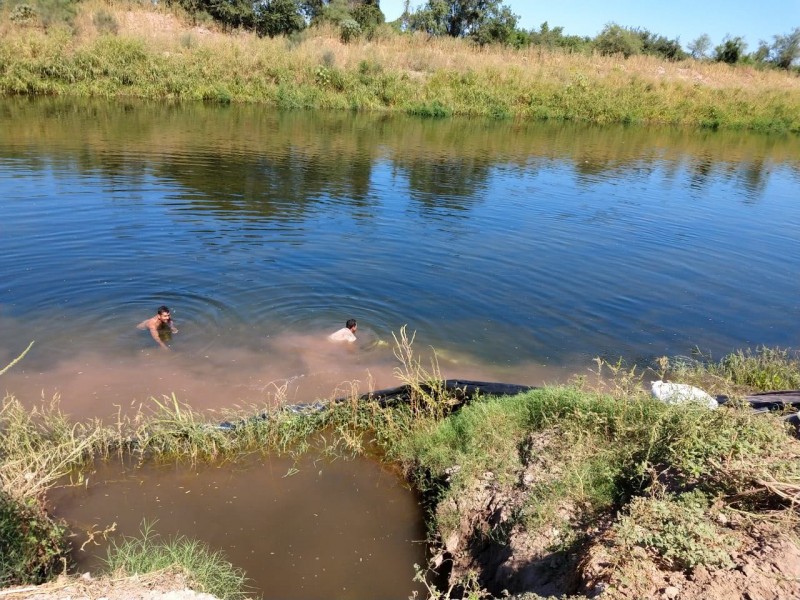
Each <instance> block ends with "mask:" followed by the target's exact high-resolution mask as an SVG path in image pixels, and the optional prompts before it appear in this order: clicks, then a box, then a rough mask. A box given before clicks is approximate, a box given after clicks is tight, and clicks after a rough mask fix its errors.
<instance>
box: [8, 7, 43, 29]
mask: <svg viewBox="0 0 800 600" xmlns="http://www.w3.org/2000/svg"><path fill="white" fill-rule="evenodd" d="M38 16H39V14H38V13H37V12H36V9H35V8H33V7H32V6H31V5H30V4H17V5H16V6H15V7H14V9H13V10H12V11H11V15H10V16H9V19H11V22H12V23H15V24H17V25H30V24H32V23H33V22H34V21H35V20H36V19H37V18H38Z"/></svg>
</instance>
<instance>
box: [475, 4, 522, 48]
mask: <svg viewBox="0 0 800 600" xmlns="http://www.w3.org/2000/svg"><path fill="white" fill-rule="evenodd" d="M518 20H519V17H518V16H517V15H515V14H514V13H512V12H511V9H510V8H508V7H507V6H504V5H494V6H492V7H490V8H489V10H488V11H487V14H486V15H485V16H484V19H483V20H482V22H481V23H480V24H479V25H478V27H477V28H476V29H474V30H473V31H472V33H471V34H470V35H471V37H472V39H473V40H474V41H475V42H477V43H478V44H479V45H481V46H485V45H487V44H507V45H510V46H512V45H516V44H515V42H517V41H518V39H517V38H516V33H517V21H518Z"/></svg>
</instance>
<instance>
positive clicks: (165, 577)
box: [0, 571, 218, 600]
mask: <svg viewBox="0 0 800 600" xmlns="http://www.w3.org/2000/svg"><path fill="white" fill-rule="evenodd" d="M0 598H3V599H9V600H22V599H24V600H64V598H70V599H72V600H84V599H85V600H95V599H99V598H105V599H106V600H218V599H217V598H216V596H212V595H210V594H204V593H201V592H196V591H194V590H192V589H190V588H189V587H188V581H187V579H186V577H185V576H184V575H183V574H182V573H180V572H176V571H169V572H163V571H162V572H158V573H149V574H147V575H142V576H138V575H134V576H133V577H119V578H114V577H102V578H99V579H94V578H92V577H91V576H90V575H89V574H88V573H86V574H84V575H82V576H80V577H65V576H62V577H59V578H58V579H57V580H55V581H52V582H50V583H47V584H44V585H39V586H22V587H16V588H8V589H5V590H2V591H0Z"/></svg>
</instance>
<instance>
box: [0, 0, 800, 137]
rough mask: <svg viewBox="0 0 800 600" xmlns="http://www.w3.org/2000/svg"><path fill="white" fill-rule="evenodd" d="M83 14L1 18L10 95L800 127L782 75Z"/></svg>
mask: <svg viewBox="0 0 800 600" xmlns="http://www.w3.org/2000/svg"><path fill="white" fill-rule="evenodd" d="M99 10H103V11H104V14H105V15H107V17H106V18H105V20H106V21H110V20H113V21H114V22H115V23H117V24H118V35H117V36H109V35H99V32H98V31H97V30H96V25H93V24H92V20H91V16H89V15H91V14H92V13H91V12H89V13H88V14H87V11H93V13H95V14H96V13H98V12H99ZM81 11H83V12H82V13H81V14H79V15H78V16H77V17H76V23H77V24H78V25H77V30H78V31H79V33H78V34H77V35H72V33H71V32H64V31H61V32H58V31H50V32H48V33H44V32H42V31H38V30H31V29H29V28H16V27H13V26H12V25H11V24H10V22H8V21H7V20H6V21H5V22H0V30H2V31H0V33H2V34H3V35H2V37H0V64H2V65H4V67H3V68H2V69H0V93H4V94H33V95H37V94H57V95H71V96H79V97H107V98H112V97H114V98H119V97H139V98H153V99H166V100H200V101H206V102H221V103H228V102H254V103H262V104H266V105H270V106H275V107H278V108H286V109H292V108H323V109H339V110H355V111H381V112H387V111H390V112H403V113H410V114H420V115H428V116H447V115H451V114H452V115H470V116H483V117H488V118H492V119H505V118H520V119H530V120H548V119H553V120H568V121H580V122H591V123H661V124H669V125H684V126H691V127H703V128H708V129H751V130H757V131H765V132H799V131H800V116H798V115H800V80H798V78H797V77H796V76H794V75H792V74H789V73H784V72H775V71H759V70H756V69H753V68H751V67H731V66H729V65H723V64H706V63H700V62H694V61H684V62H679V63H669V62H663V61H660V60H658V59H656V58H653V57H649V56H636V57H632V58H629V59H619V58H613V57H603V56H585V55H582V54H564V53H561V52H558V51H543V50H541V49H538V48H530V49H525V50H513V49H506V48H484V49H478V48H475V47H473V46H472V45H470V44H469V43H468V42H466V41H464V40H453V39H449V38H447V39H428V38H427V37H426V36H418V35H389V36H384V37H381V38H379V39H376V40H372V41H365V40H362V41H360V42H358V43H348V44H343V43H342V42H341V40H340V36H339V32H338V30H336V29H335V28H325V27H322V28H311V29H309V30H307V31H305V32H303V33H302V34H299V35H297V36H295V37H294V38H292V40H291V41H290V40H286V39H283V38H274V39H259V38H257V37H255V36H253V35H252V34H244V33H238V34H236V35H235V36H234V35H228V34H223V33H220V32H215V31H213V30H210V29H207V28H197V27H194V28H193V27H191V26H189V25H187V24H185V23H184V22H182V21H181V20H180V18H178V17H176V16H175V15H173V14H171V13H169V12H166V11H164V10H163V9H156V8H153V9H152V10H150V11H144V10H133V11H121V10H119V9H116V11H115V10H114V7H104V8H102V9H100V8H99V7H97V6H90V5H86V6H81ZM187 34H188V35H191V40H192V43H191V44H187V43H186V39H187V37H186V36H187Z"/></svg>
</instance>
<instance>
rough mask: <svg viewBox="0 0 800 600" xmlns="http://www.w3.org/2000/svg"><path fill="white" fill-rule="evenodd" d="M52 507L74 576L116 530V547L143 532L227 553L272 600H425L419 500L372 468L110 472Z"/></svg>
mask: <svg viewBox="0 0 800 600" xmlns="http://www.w3.org/2000/svg"><path fill="white" fill-rule="evenodd" d="M48 503H49V505H50V507H51V512H52V514H54V515H55V516H57V517H61V518H64V519H65V520H66V521H67V522H68V523H69V525H70V528H71V530H72V531H73V533H74V534H75V537H74V538H73V549H74V550H73V558H74V560H75V562H76V568H77V570H78V572H83V571H86V570H89V571H91V572H93V573H95V572H96V571H97V569H98V568H99V567H102V565H103V559H104V558H105V557H106V548H107V545H108V542H107V541H106V540H104V539H103V536H102V535H100V534H99V532H102V531H103V530H105V529H107V528H109V527H111V526H112V525H113V524H116V530H115V531H114V532H113V533H111V534H109V536H113V537H114V538H115V539H119V536H123V535H124V536H135V535H137V534H138V533H139V531H140V529H141V527H142V522H143V520H145V521H147V522H148V523H151V524H153V525H154V530H155V532H156V533H157V534H159V535H160V536H161V537H162V538H169V537H177V536H185V537H187V538H191V539H197V540H200V541H202V542H205V543H206V544H207V545H208V546H209V547H210V548H211V549H212V550H219V551H221V552H222V553H223V554H224V555H225V556H226V558H227V559H228V560H230V561H231V563H232V564H233V565H234V566H236V567H238V568H241V569H244V570H245V571H246V573H247V575H248V577H249V578H250V579H251V585H253V586H254V587H255V591H256V593H257V594H259V595H263V598H265V599H266V600H270V599H287V600H288V599H291V598H298V599H308V600H314V599H319V600H323V599H328V598H342V599H347V598H353V599H360V598H381V599H384V598H385V599H389V598H397V599H405V598H408V597H410V595H411V593H412V592H413V591H415V590H416V591H420V592H421V591H422V590H421V589H420V587H419V586H420V584H418V583H416V582H414V581H413V578H414V574H415V572H414V564H420V565H422V564H425V560H426V557H425V553H426V544H425V543H424V540H425V530H424V527H423V515H422V512H421V508H420V506H419V503H418V498H417V496H416V494H415V493H414V492H413V491H411V490H410V489H408V487H407V486H406V485H405V483H404V482H403V481H402V479H400V478H399V477H398V475H397V474H396V473H394V472H391V471H390V470H388V469H387V468H385V467H383V466H381V465H380V464H379V463H377V462H375V461H373V460H370V459H367V458H356V459H353V460H343V459H339V460H335V461H330V460H329V459H323V458H319V457H313V456H304V457H301V458H300V459H299V460H298V461H293V460H292V459H289V458H276V457H266V458H264V457H260V458H251V459H248V460H246V461H243V462H240V463H237V464H235V465H232V464H225V465H219V466H213V465H207V466H199V467H196V468H189V467H185V466H143V467H139V468H135V467H132V466H129V465H123V464H121V463H120V462H119V461H113V460H112V461H111V462H109V463H101V464H98V465H97V467H96V469H95V471H94V472H93V473H91V474H90V475H89V478H88V481H87V484H86V485H85V486H80V487H63V488H57V489H55V490H54V491H53V492H51V493H50V494H49V496H48ZM92 533H94V534H95V535H94V537H92V536H91V534H92ZM90 537H91V538H92V539H90Z"/></svg>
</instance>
